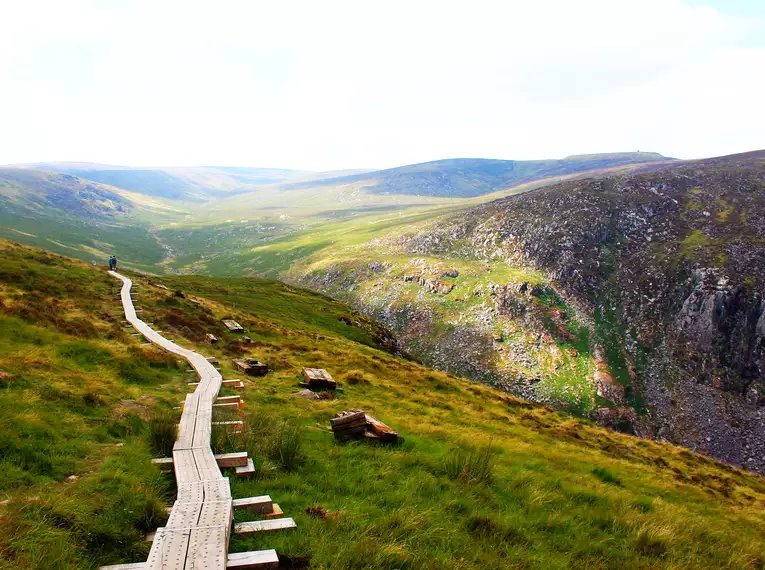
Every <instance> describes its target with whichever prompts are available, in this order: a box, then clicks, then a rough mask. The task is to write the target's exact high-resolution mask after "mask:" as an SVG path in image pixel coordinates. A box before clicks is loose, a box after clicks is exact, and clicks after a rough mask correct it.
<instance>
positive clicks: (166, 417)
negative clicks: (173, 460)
mask: <svg viewBox="0 0 765 570" xmlns="http://www.w3.org/2000/svg"><path fill="white" fill-rule="evenodd" d="M179 419H180V418H179V414H176V413H173V411H171V410H166V409H158V410H157V411H155V412H154V415H153V416H152V418H151V419H150V420H149V434H148V436H149V446H150V448H151V451H152V453H154V455H156V456H157V457H170V456H172V453H173V444H174V443H175V440H176V439H177V437H178V421H179Z"/></svg>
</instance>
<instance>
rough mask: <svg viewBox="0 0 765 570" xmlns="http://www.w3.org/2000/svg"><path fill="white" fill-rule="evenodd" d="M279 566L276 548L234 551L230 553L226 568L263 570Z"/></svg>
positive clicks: (233, 569)
mask: <svg viewBox="0 0 765 570" xmlns="http://www.w3.org/2000/svg"><path fill="white" fill-rule="evenodd" d="M278 567H279V556H277V554H276V550H254V551H252V552H232V553H230V554H229V555H228V564H227V565H226V568H231V569H232V570H261V569H270V568H278Z"/></svg>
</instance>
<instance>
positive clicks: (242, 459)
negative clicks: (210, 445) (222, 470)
mask: <svg viewBox="0 0 765 570" xmlns="http://www.w3.org/2000/svg"><path fill="white" fill-rule="evenodd" d="M215 460H216V461H217V462H218V467H246V466H247V463H248V462H249V458H248V457H247V452H246V451H237V452H236V453H219V454H218V455H216V456H215Z"/></svg>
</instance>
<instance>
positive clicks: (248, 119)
mask: <svg viewBox="0 0 765 570" xmlns="http://www.w3.org/2000/svg"><path fill="white" fill-rule="evenodd" d="M0 21H2V22H3V23H4V24H3V30H2V32H0V164H12V163H22V162H40V161H88V162H103V163H109V164H124V165H132V166H192V165H228V166H233V165H237V166H257V167H276V168H297V169H309V170H334V169H345V168H385V167H392V166H398V165H403V164H411V163H416V162H424V161H428V160H437V159H442V158H456V157H483V158H502V159H540V158H559V157H564V156H567V155H570V154H582V153H592V152H617V151H632V150H641V151H656V152H660V153H662V154H665V155H667V156H674V157H678V158H700V157H708V156H719V155H724V154H731V153H736V152H744V151H748V150H755V149H762V148H765V96H763V93H765V2H762V1H761V0H708V1H705V0H640V1H635V0H577V1H575V2H572V1H570V0H536V1H534V2H529V1H526V0H524V1H516V0H503V1H486V0H471V1H469V2H468V1H467V0H463V1H460V2H452V1H450V0H439V1H430V0H408V1H405V2H400V1H398V0H387V1H386V2H360V1H358V0H354V1H351V2H341V1H334V0H322V1H321V2H318V1H315V0H313V1H307V2H297V1H291V0H279V1H278V2H275V1H273V0H269V1H268V2H264V1H260V0H246V1H227V0H219V1H217V2H209V1H205V2H197V1H194V0H184V1H181V2H176V1H175V0H161V1H156V0H154V1H146V2H144V1H140V0H136V1H130V0H103V1H85V0H67V1H66V2H62V1H60V0H53V1H37V0H24V1H23V2H16V1H12V0H0Z"/></svg>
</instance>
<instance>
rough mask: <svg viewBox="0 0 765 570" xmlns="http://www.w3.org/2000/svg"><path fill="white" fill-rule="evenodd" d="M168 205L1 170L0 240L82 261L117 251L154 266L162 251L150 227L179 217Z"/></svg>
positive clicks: (60, 177)
mask: <svg viewBox="0 0 765 570" xmlns="http://www.w3.org/2000/svg"><path fill="white" fill-rule="evenodd" d="M184 214H185V212H184V211H183V210H180V209H178V208H176V207H174V206H172V205H169V204H167V203H164V202H159V201H156V200H153V199H150V198H147V197H145V196H141V195H137V194H132V193H130V192H126V191H124V190H120V189H118V188H115V187H113V186H107V185H104V184H100V183H97V182H93V181H91V180H87V179H83V178H79V177H77V176H73V175H71V174H64V173H57V172H46V171H39V170H28V169H17V168H7V169H5V168H4V169H0V237H4V238H6V239H12V240H17V241H23V242H24V243H27V244H29V245H34V246H38V247H43V248H45V249H48V250H52V251H56V252H58V253H61V254H66V255H70V256H74V257H78V258H80V259H83V260H86V261H94V260H95V261H98V262H101V261H102V260H103V259H106V258H107V257H108V256H109V255H111V254H113V253H117V252H119V253H120V254H121V255H120V258H121V259H123V260H124V261H126V262H128V263H132V264H133V266H135V267H139V268H144V269H147V268H149V267H157V266H158V264H160V263H161V262H162V260H163V259H164V258H165V257H166V254H167V251H166V249H165V248H164V247H163V245H162V244H160V243H159V242H158V241H157V239H156V237H155V235H153V231H152V225H153V224H155V223H158V222H160V221H161V222H167V221H170V220H176V219H179V218H181V217H182V216H183V215H184Z"/></svg>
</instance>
